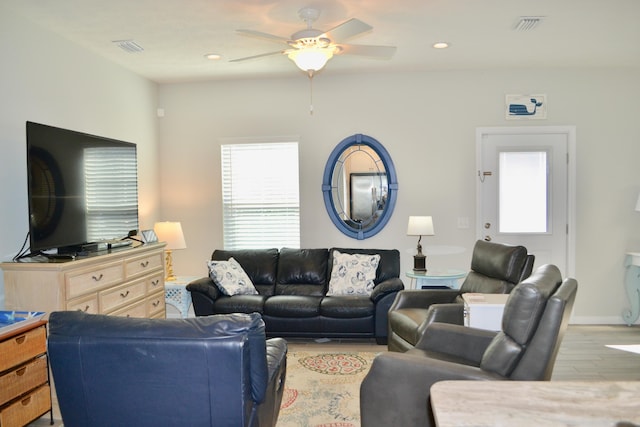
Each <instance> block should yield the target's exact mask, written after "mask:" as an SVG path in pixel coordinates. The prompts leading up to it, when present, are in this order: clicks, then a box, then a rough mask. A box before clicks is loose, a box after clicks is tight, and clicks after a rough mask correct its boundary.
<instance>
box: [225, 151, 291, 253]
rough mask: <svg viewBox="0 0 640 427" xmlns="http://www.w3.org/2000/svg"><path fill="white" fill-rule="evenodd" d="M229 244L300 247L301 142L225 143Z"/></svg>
mask: <svg viewBox="0 0 640 427" xmlns="http://www.w3.org/2000/svg"><path fill="white" fill-rule="evenodd" d="M221 150H222V152H221V154H222V156H221V157H222V208H223V232H224V248H225V249H228V250H233V249H264V248H282V247H289V248H299V247H300V195H299V183H298V143H297V142H265V143H246V144H223V145H222V148H221Z"/></svg>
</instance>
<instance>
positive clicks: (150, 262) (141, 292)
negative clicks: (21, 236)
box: [0, 243, 165, 318]
mask: <svg viewBox="0 0 640 427" xmlns="http://www.w3.org/2000/svg"><path fill="white" fill-rule="evenodd" d="M164 246H165V245H164V243H152V244H145V245H141V246H138V247H135V248H125V249H115V250H112V251H111V252H104V253H99V254H95V255H91V256H87V257H82V258H78V259H75V260H73V261H68V262H4V263H2V264H0V268H2V270H3V271H4V286H5V306H6V309H7V310H21V311H23V310H30V311H44V312H46V313H47V314H48V313H51V312H52V311H60V310H82V311H85V312H87V313H94V314H109V315H114V316H129V317H150V318H162V317H165V305H164V304H165V299H164V256H163V253H164Z"/></svg>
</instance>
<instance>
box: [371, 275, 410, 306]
mask: <svg viewBox="0 0 640 427" xmlns="http://www.w3.org/2000/svg"><path fill="white" fill-rule="evenodd" d="M403 289H404V284H403V283H402V280H401V279H400V278H399V277H393V278H391V279H387V280H384V281H382V282H380V283H378V284H377V285H376V287H375V288H373V292H371V300H372V301H373V302H374V303H375V302H378V301H379V300H380V299H381V298H382V297H384V296H385V295H387V294H390V293H392V292H399V291H402V290H403Z"/></svg>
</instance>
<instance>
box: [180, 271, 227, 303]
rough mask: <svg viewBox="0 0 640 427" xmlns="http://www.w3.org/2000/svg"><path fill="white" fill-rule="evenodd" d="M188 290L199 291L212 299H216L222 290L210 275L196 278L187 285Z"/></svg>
mask: <svg viewBox="0 0 640 427" xmlns="http://www.w3.org/2000/svg"><path fill="white" fill-rule="evenodd" d="M187 290H188V291H189V292H199V293H201V294H205V295H206V296H208V297H209V298H210V299H211V300H214V301H215V300H216V299H218V297H219V296H220V295H221V293H220V290H219V289H218V287H217V286H216V284H215V283H213V280H211V278H210V277H202V278H200V279H196V280H194V281H192V282H189V284H188V285H187Z"/></svg>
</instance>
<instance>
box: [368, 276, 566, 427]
mask: <svg viewBox="0 0 640 427" xmlns="http://www.w3.org/2000/svg"><path fill="white" fill-rule="evenodd" d="M577 289H578V284H577V282H576V281H575V279H572V278H567V279H564V280H562V276H561V274H560V270H559V269H558V268H557V267H556V266H555V265H551V264H546V265H543V266H541V267H540V268H538V269H537V270H536V271H535V272H534V273H533V274H532V275H531V276H530V277H529V278H528V279H525V280H524V281H523V282H521V283H520V284H518V285H517V286H516V287H515V288H514V289H513V291H512V292H511V294H510V295H509V298H508V300H507V303H506V305H505V308H504V313H503V316H502V330H501V331H499V332H492V331H487V330H484V329H476V328H469V327H465V326H461V325H453V324H449V323H438V322H435V323H431V324H430V325H429V326H427V329H426V331H425V334H424V335H423V337H422V339H421V340H420V341H419V342H418V344H417V345H416V347H415V348H414V349H412V350H409V351H407V352H406V353H396V352H387V353H382V354H380V355H378V356H376V358H375V359H374V361H373V363H372V365H371V369H370V370H369V372H368V373H367V376H366V377H365V379H364V380H363V382H362V384H361V387H360V416H361V422H362V427H378V426H379V427H387V426H392V425H393V426H433V425H435V424H434V420H433V415H432V412H431V408H430V405H429V395H430V388H431V386H432V385H433V384H434V383H436V382H438V381H444V380H479V381H487V380H494V381H495V380H519V381H540V380H549V379H551V374H552V371H553V365H554V363H555V359H556V355H557V353H558V350H559V348H560V344H561V342H562V339H563V337H564V333H565V331H566V329H567V325H568V323H569V317H570V315H571V309H572V307H573V303H574V301H575V297H576V292H577ZM453 398H455V396H453ZM460 405H464V402H460Z"/></svg>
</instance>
